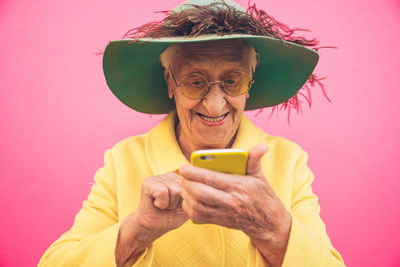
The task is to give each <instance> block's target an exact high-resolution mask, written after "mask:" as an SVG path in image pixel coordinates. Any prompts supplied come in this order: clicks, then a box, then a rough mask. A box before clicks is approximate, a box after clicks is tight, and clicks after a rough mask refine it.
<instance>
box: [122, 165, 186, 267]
mask: <svg viewBox="0 0 400 267" xmlns="http://www.w3.org/2000/svg"><path fill="white" fill-rule="evenodd" d="M181 179H182V178H181V176H180V175H178V174H176V173H174V172H168V173H165V174H162V175H158V176H150V177H147V178H146V179H145V180H144V181H143V183H142V188H141V196H140V202H139V206H138V208H137V209H136V210H135V211H134V212H132V213H131V214H129V215H128V216H127V217H126V218H125V219H124V220H123V221H122V223H121V226H120V230H119V235H118V240H117V246H116V249H115V257H116V263H117V266H122V265H124V264H125V263H129V264H132V263H134V262H135V261H136V260H137V258H138V256H139V255H140V254H141V253H142V252H143V251H144V250H145V249H146V247H148V246H150V245H151V243H152V242H153V241H155V240H156V239H158V238H159V237H160V236H162V235H164V234H165V233H167V232H169V231H171V230H173V229H175V228H178V227H179V226H181V225H182V224H183V223H185V222H186V221H187V220H188V219H189V216H188V215H187V214H186V213H185V212H184V211H183V209H182V205H181V204H182V198H181Z"/></svg>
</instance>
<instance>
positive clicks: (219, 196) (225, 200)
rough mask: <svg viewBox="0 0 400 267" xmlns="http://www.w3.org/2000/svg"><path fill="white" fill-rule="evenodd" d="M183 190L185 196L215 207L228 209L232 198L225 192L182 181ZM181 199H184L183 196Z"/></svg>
mask: <svg viewBox="0 0 400 267" xmlns="http://www.w3.org/2000/svg"><path fill="white" fill-rule="evenodd" d="M183 190H185V194H186V196H188V195H189V196H190V198H193V199H195V200H197V201H200V202H202V203H204V204H206V205H210V206H217V207H229V206H230V203H231V202H232V201H231V199H232V196H231V194H229V193H226V192H225V191H221V190H218V189H215V188H214V187H211V186H208V185H205V184H202V183H198V182H194V181H190V180H186V179H182V191H183ZM182 197H183V198H184V196H183V194H182Z"/></svg>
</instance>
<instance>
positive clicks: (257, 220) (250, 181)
mask: <svg viewBox="0 0 400 267" xmlns="http://www.w3.org/2000/svg"><path fill="white" fill-rule="evenodd" d="M161 60H162V62H163V65H164V67H165V69H166V71H165V73H164V77H165V80H166V82H167V84H168V87H169V91H168V94H169V96H170V97H171V98H174V99H175V103H176V108H177V114H178V118H179V123H178V124H177V126H176V138H177V141H178V144H179V146H180V148H181V150H182V152H183V154H184V155H185V157H186V158H187V159H188V160H189V159H190V154H191V153H192V152H193V151H195V150H198V149H206V148H228V147H230V146H231V145H232V143H233V141H234V139H235V134H236V131H237V128H238V125H239V121H240V117H241V115H242V113H243V110H244V107H245V104H246V99H247V98H248V94H243V95H240V96H234V97H233V96H229V95H228V94H227V93H226V92H225V91H223V90H222V88H220V86H219V85H213V86H212V87H211V88H210V89H209V91H208V93H207V94H206V95H205V96H204V97H203V98H201V99H195V100H194V99H189V98H187V97H185V96H183V95H182V93H181V92H180V90H179V87H177V86H176V84H175V83H174V82H173V81H172V78H171V76H170V72H169V71H167V70H168V68H167V67H166V66H168V65H171V66H172V67H173V68H174V72H175V75H176V77H177V79H178V80H179V78H180V77H182V76H184V75H186V74H188V73H192V72H198V73H201V74H202V75H204V76H205V77H207V79H208V80H209V81H216V80H220V78H221V77H222V76H223V74H225V73H226V72H227V71H232V70H240V71H245V72H247V73H248V74H249V75H250V76H251V75H252V71H253V70H254V69H255V67H256V64H257V60H256V54H255V52H254V50H253V49H252V48H251V47H250V48H249V47H248V46H247V47H246V45H244V44H243V43H242V42H235V41H232V40H230V41H229V42H213V43H212V44H210V43H198V44H197V45H193V44H192V45H190V46H187V45H186V46H183V45H181V46H178V47H177V46H174V47H173V49H171V51H168V53H166V55H162V56H161ZM199 114H200V115H201V116H206V117H208V118H211V119H213V118H218V117H220V116H221V115H223V114H227V116H226V119H225V121H224V123H222V124H220V125H208V124H207V123H204V122H203V121H202V120H201V116H200V115H199ZM266 152H267V147H266V146H265V145H262V144H259V145H256V146H254V147H253V148H251V149H250V150H249V159H248V165H247V174H246V175H245V176H240V175H233V174H225V173H219V172H214V171H210V170H206V169H201V168H197V167H193V166H190V165H184V166H182V167H181V168H180V169H179V172H178V174H177V173H174V172H169V173H165V174H162V175H159V176H155V177H148V178H146V179H145V180H144V182H143V184H142V189H141V198H140V203H139V207H138V209H137V210H136V211H134V212H133V213H132V214H130V215H129V216H128V217H127V218H126V219H125V220H124V221H123V222H122V224H121V228H120V233H119V237H118V242H117V248H116V260H117V264H118V265H122V264H123V263H126V262H129V263H133V262H135V260H136V259H137V257H138V255H139V254H140V253H142V252H143V251H144V249H145V248H146V247H148V246H149V245H151V243H152V242H153V241H154V240H156V239H157V238H159V237H160V236H162V235H164V234H165V233H167V232H169V231H171V230H173V229H176V228H178V227H180V226H181V225H182V224H183V223H185V222H186V221H187V220H188V219H189V218H191V219H192V220H194V221H197V222H204V223H213V224H217V225H221V226H225V227H228V228H233V229H238V230H241V231H243V232H244V233H245V234H246V235H248V236H249V238H250V239H251V241H252V242H253V244H254V245H255V246H256V247H257V249H258V250H259V251H260V252H261V254H262V255H263V256H264V259H265V261H266V263H267V264H269V265H271V266H280V265H281V264H282V261H283V257H284V254H285V251H286V247H287V242H288V237H289V233H290V225H291V217H290V215H289V213H288V211H287V210H286V209H285V207H284V206H283V204H282V202H281V201H280V200H279V198H278V197H277V196H276V195H275V193H274V191H273V190H272V188H271V186H270V185H269V183H268V181H267V180H266V179H265V177H264V175H263V173H262V171H261V157H262V156H263V155H264V154H265V153H266Z"/></svg>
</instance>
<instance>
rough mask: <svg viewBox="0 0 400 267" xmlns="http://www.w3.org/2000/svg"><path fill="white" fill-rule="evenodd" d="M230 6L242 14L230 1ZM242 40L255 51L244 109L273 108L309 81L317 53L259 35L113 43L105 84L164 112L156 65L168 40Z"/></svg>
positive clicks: (203, 0)
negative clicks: (251, 77)
mask: <svg viewBox="0 0 400 267" xmlns="http://www.w3.org/2000/svg"><path fill="white" fill-rule="evenodd" d="M210 3H214V1H212V0H189V1H186V2H184V3H182V4H181V5H179V6H177V7H176V8H175V9H174V10H173V11H174V12H180V11H181V10H184V9H187V8H193V5H200V6H202V5H208V4H210ZM225 3H226V4H228V5H229V6H231V7H233V8H235V9H239V10H240V11H244V12H246V10H245V9H243V8H242V7H240V6H238V5H237V4H236V3H234V2H232V1H228V0H225ZM231 39H232V40H233V39H242V40H244V41H246V42H248V43H249V44H250V45H252V46H253V47H254V49H255V50H256V52H257V53H258V54H259V65H258V67H257V69H256V71H255V73H254V76H253V80H254V81H255V82H254V84H253V86H252V87H251V89H250V91H249V94H250V97H249V99H247V102H246V107H245V110H253V109H258V108H264V107H271V106H275V105H278V104H281V103H283V102H286V101H287V100H288V99H290V98H291V97H292V96H294V95H295V94H296V93H297V92H298V91H299V90H300V89H301V87H302V86H303V85H304V84H305V82H306V81H307V80H308V78H309V77H310V75H311V74H312V72H313V70H314V68H315V66H316V64H317V62H318V58H319V56H318V53H317V52H316V51H314V50H312V49H308V48H305V47H303V46H300V45H297V44H294V43H291V42H287V41H283V40H279V39H275V38H271V37H267V36H258V35H247V34H231V35H218V34H203V35H199V36H177V37H162V38H141V39H139V40H136V41H132V39H124V40H116V41H111V42H109V44H108V45H107V47H106V49H105V51H104V55H103V71H104V75H105V78H106V82H107V85H108V87H109V88H110V89H111V91H112V92H113V94H114V95H115V96H116V97H117V98H118V99H119V100H120V101H121V102H122V103H124V104H125V105H127V106H128V107H130V108H132V109H134V110H136V111H139V112H143V113H148V114H164V113H168V112H170V111H171V110H173V109H175V103H174V101H173V100H171V99H169V98H168V87H167V84H166V82H165V80H164V75H163V70H162V67H161V65H160V59H159V58H160V55H161V53H162V52H163V51H164V50H165V49H166V48H168V46H170V45H171V44H175V43H189V42H206V41H219V40H231Z"/></svg>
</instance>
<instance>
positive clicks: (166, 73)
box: [164, 68, 174, 99]
mask: <svg viewBox="0 0 400 267" xmlns="http://www.w3.org/2000/svg"><path fill="white" fill-rule="evenodd" d="M170 78H171V77H170V73H169V71H167V69H166V68H164V80H165V82H166V83H167V86H168V97H169V98H170V99H172V98H173V97H174V90H172V88H171V86H170Z"/></svg>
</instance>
